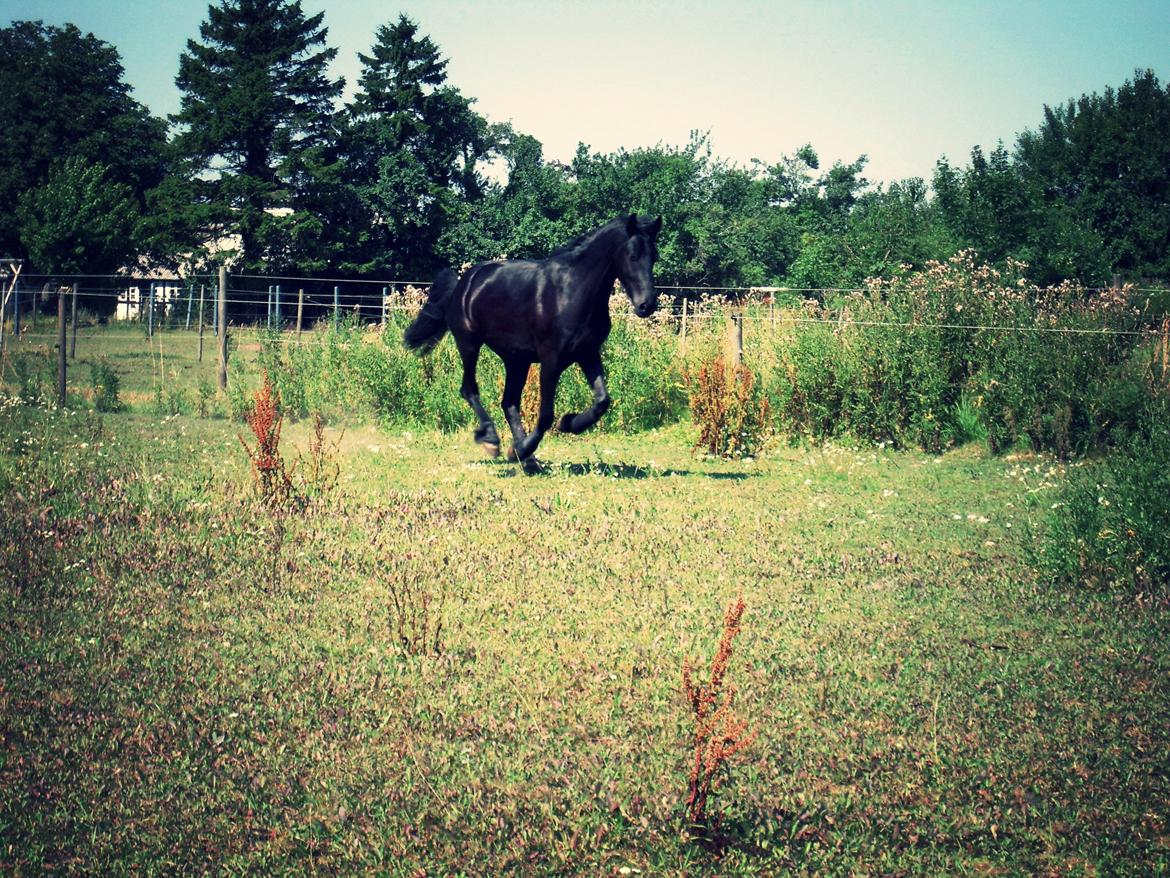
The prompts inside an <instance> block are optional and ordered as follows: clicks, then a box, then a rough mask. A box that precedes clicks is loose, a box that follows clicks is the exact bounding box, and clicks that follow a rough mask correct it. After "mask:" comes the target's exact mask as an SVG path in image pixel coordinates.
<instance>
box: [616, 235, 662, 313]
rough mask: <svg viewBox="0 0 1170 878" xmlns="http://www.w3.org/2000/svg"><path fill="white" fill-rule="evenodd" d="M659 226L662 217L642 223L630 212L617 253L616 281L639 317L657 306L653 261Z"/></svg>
mask: <svg viewBox="0 0 1170 878" xmlns="http://www.w3.org/2000/svg"><path fill="white" fill-rule="evenodd" d="M661 228H662V217H658V218H657V219H656V220H653V221H650V222H644V221H642V220H640V219H638V215H637V214H634V213H631V214H630V216H629V219H627V220H626V243H625V244H624V245H623V246H622V247H621V249H620V250H619V251H618V254H617V269H618V280H620V281H621V282H622V288H623V289H624V290H625V291H626V295H627V296H629V297H630V304H631V305H633V306H634V313H635V314H637V315H638V316H639V317H649V316H650V315H651V314H653V313H654V311H655V309H656V308H657V307H658V290H656V289H654V262H655V260H657V259H658V243H657V241H658V231H659V229H661Z"/></svg>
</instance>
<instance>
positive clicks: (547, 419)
mask: <svg viewBox="0 0 1170 878" xmlns="http://www.w3.org/2000/svg"><path fill="white" fill-rule="evenodd" d="M563 371H564V367H563V366H561V364H560V363H558V362H557V361H556V360H544V361H542V362H541V364H540V415H539V416H538V417H537V419H536V429H535V430H533V431H532V432H531V433H529V434H528V435H527V436H525V437H524V439H522V440H521V441H520V442H519V443H517V445H516V446H515V449H516V457H517V459H519V460H521V461H524V460H527V459H528V458H530V457H531V456H532V455H533V454H534V453H535V452H536V446H537V445H539V444H540V440H541V439H543V438H544V434H545V433H547V432H548V431H549V428H550V427H552V425H553V406H554V405H555V404H556V399H557V382H558V381H559V380H560V378H561V372H563Z"/></svg>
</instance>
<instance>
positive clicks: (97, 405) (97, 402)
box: [89, 360, 125, 412]
mask: <svg viewBox="0 0 1170 878" xmlns="http://www.w3.org/2000/svg"><path fill="white" fill-rule="evenodd" d="M89 375H90V383H91V384H92V386H93V407H94V409H96V410H97V411H99V412H119V411H121V410H122V409H123V408H125V404H124V403H123V402H122V399H121V397H120V396H119V393H120V391H121V388H122V382H121V379H120V378H118V373H117V372H115V371H114V369H113V367H112V366H111V365H110V364H109V363H107V362H106V361H105V360H98V361H97V362H95V363H90V366H89Z"/></svg>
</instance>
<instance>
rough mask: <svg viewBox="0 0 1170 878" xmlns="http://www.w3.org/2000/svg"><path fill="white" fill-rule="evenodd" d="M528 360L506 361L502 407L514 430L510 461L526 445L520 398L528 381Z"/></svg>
mask: <svg viewBox="0 0 1170 878" xmlns="http://www.w3.org/2000/svg"><path fill="white" fill-rule="evenodd" d="M528 366H529V363H528V361H527V360H517V359H506V360H504V396H503V398H502V399H501V400H500V405H502V406H503V407H504V420H506V421H507V422H508V426H509V427H510V428H511V430H512V448H511V450H510V451H509V452H508V459H509V460H516V459H517V452H518V450H519V448H520V446H521V445H523V444H524V438H525V432H524V422H523V421H521V420H520V397H521V395H522V394H523V393H524V383H525V382H526V381H527V380H528Z"/></svg>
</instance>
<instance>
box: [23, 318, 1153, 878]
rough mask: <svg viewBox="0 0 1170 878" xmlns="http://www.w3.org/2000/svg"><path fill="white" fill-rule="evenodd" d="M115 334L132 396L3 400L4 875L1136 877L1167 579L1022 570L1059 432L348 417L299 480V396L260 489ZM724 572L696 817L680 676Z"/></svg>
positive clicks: (217, 435)
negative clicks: (740, 440)
mask: <svg viewBox="0 0 1170 878" xmlns="http://www.w3.org/2000/svg"><path fill="white" fill-rule="evenodd" d="M173 340H174V337H173V336H165V337H164V339H163V344H164V345H167V344H168V342H170V341H173ZM137 342H138V351H139V352H141V351H142V348H143V339H142V337H141V335H138V336H137ZM22 344H28V342H22ZM156 345H157V341H156ZM177 347H178V346H177V345H176V348H177ZM209 349H210V345H209ZM83 350H84V348H83V347H82V345H81V344H80V343H79V351H78V352H79V358H80V357H82V356H83V354H82V351H83ZM245 350H246V349H245ZM156 351H157V348H156ZM127 353H128V356H129V355H132V354H133V353H134V352H133V351H132V350H130V349H129V348H128V349H127ZM163 354H164V360H163V365H162V369H163V373H164V374H166V370H167V369H168V368H170V369H173V370H174V372H173V374H174V375H188V374H190V375H191V377H190V378H184V379H182V380H183V381H186V382H188V383H187V384H186V385H184V386H188V387H190V386H194V385H195V383H196V382H197V381H198V374H200V373H188V372H186V371H184V367H183V362H184V361H176V362H173V363H171V364H170V365H168V362H167V359H166V357H167V348H165V347H164V352H163ZM106 355H107V356H110V358H111V361H114V358H113V355H110V354H106ZM140 359H141V360H142V361H143V362H152V363H153V365H151V366H150V367H149V368H147V369H140V370H135V369H133V368H130V367H129V366H126V365H125V361H121V365H119V371H120V373H121V374H122V376H123V378H124V381H123V391H124V393H123V396H124V398H126V399H127V400H128V401H130V402H131V403H132V404H133V406H134V409H135V410H132V411H129V412H125V413H120V414H106V415H97V414H96V413H93V412H78V413H66V412H61V411H56V410H53V409H46V408H42V407H36V406H30V405H24V404H19V403H17V402H15V401H13V400H11V399H9V400H8V401H7V402H4V403H2V404H0V491H2V493H0V531H3V533H2V534H0V545H2V546H3V550H2V552H0V588H2V590H3V591H2V595H3V604H2V609H0V642H2V649H0V871H3V872H4V873H6V874H17V875H23V874H40V873H42V872H46V871H54V872H63V873H73V874H217V875H218V874H264V875H269V874H296V875H303V874H339V873H340V874H387V875H404V876H408V875H421V874H426V875H496V874H526V875H550V874H557V875H576V874H589V875H683V874H687V875H707V874H719V875H775V874H818V875H820V874H828V875H943V874H945V875H1157V874H1167V873H1170V830H1168V828H1167V820H1168V819H1170V770H1168V769H1170V760H1168V758H1167V755H1166V754H1167V745H1168V744H1170V741H1168V738H1170V729H1168V726H1167V722H1166V717H1167V715H1170V673H1168V672H1170V647H1168V646H1167V643H1168V642H1170V640H1168V637H1167V635H1168V634H1170V631H1168V630H1167V629H1168V627H1170V626H1168V625H1167V615H1166V608H1165V607H1163V606H1158V605H1153V606H1151V605H1149V604H1148V603H1145V602H1142V601H1138V600H1134V599H1133V598H1132V597H1127V596H1124V595H1113V594H1100V593H1085V594H1073V595H1070V594H1067V593H1063V592H1060V591H1057V590H1055V589H1053V588H1052V587H1051V586H1050V585H1049V584H1048V583H1046V582H1043V581H1038V579H1037V577H1036V575H1035V574H1034V573H1033V572H1032V570H1031V568H1030V567H1029V565H1028V563H1027V561H1028V557H1029V549H1030V546H1032V545H1033V542H1034V540H1036V539H1037V538H1038V536H1039V535H1040V533H1041V530H1040V529H1041V528H1042V523H1043V519H1044V515H1045V512H1046V511H1047V510H1048V508H1049V507H1050V506H1051V504H1052V502H1053V497H1054V492H1055V491H1056V490H1057V489H1058V488H1059V486H1060V485H1061V484H1062V483H1063V481H1064V479H1065V478H1066V475H1067V471H1066V467H1065V465H1063V464H1059V463H1057V462H1055V461H1054V460H1052V459H1049V458H1047V457H1043V456H1034V455H1006V456H1000V457H992V456H990V455H988V454H987V453H986V452H985V451H982V450H979V449H977V448H976V447H975V446H968V447H965V448H961V449H958V450H955V451H951V452H949V453H947V454H945V455H941V456H926V455H921V454H917V453H904V452H894V451H890V450H888V449H857V448H852V447H848V446H845V445H830V446H824V447H819V446H818V447H785V446H777V447H774V448H773V449H772V450H770V451H769V452H767V453H766V454H763V455H761V456H760V457H759V458H757V459H754V460H748V461H739V462H725V461H717V460H708V459H704V458H701V457H696V456H694V455H692V454H691V453H690V450H689V449H690V447H691V445H692V443H693V442H694V439H695V435H694V432H693V431H692V429H691V428H689V427H673V428H669V429H664V430H660V431H655V432H648V433H643V434H639V435H633V436H619V435H610V434H606V435H596V434H595V435H586V436H583V437H566V436H559V435H554V436H552V437H550V438H549V439H548V440H546V444H545V445H542V447H541V457H542V459H543V460H544V461H545V469H544V472H542V473H541V474H538V475H534V476H525V475H524V474H523V473H521V472H520V470H519V468H518V467H517V466H516V465H514V464H508V463H506V462H503V461H502V460H501V461H488V460H485V459H483V458H482V457H481V456H480V455H479V451H478V449H477V448H476V447H475V445H474V443H473V442H472V440H471V437H470V434H469V433H467V432H466V431H461V432H459V433H458V434H440V433H436V432H431V431H420V430H414V431H410V432H408V431H405V430H387V429H384V428H378V427H375V426H351V427H349V428H348V429H346V430H345V431H344V433H342V432H341V431H340V430H338V429H336V428H330V429H329V430H328V431H327V438H328V440H329V442H330V448H331V449H332V450H330V451H329V452H328V454H327V457H328V458H329V459H330V461H331V462H332V464H334V465H335V466H336V470H332V469H331V467H330V466H326V467H325V475H324V476H322V477H319V478H318V479H316V480H313V479H311V478H309V470H310V466H309V452H308V448H309V444H310V441H311V438H312V437H311V431H310V429H309V427H308V426H307V425H306V424H304V423H300V424H291V425H286V428H285V433H284V440H283V445H284V450H285V455H286V457H288V458H289V459H290V460H293V459H296V458H298V457H300V458H301V463H300V465H299V466H298V468H297V469H296V471H295V472H294V480H295V481H298V482H299V483H303V482H305V481H306V480H307V481H309V482H311V483H312V484H311V485H310V487H314V488H315V490H313V491H311V492H310V493H312V494H313V502H311V503H310V504H309V505H308V506H307V507H306V508H304V509H302V510H299V511H295V512H293V513H290V514H288V515H274V514H273V513H272V511H271V510H269V509H268V508H266V507H264V506H263V505H262V504H260V503H259V502H258V501H257V499H256V497H255V492H254V490H253V484H252V478H251V473H250V471H249V465H248V458H247V456H246V454H245V452H244V449H243V448H242V447H241V445H240V441H239V438H238V434H239V433H240V432H241V431H245V430H246V428H245V427H244V426H243V425H242V424H239V423H235V422H229V421H227V420H224V419H219V418H210V419H204V418H197V417H194V416H192V415H180V416H177V417H171V416H163V415H160V414H158V413H156V412H153V411H151V406H152V399H153V398H154V397H155V396H156V395H157V394H155V392H154V391H153V390H152V385H151V380H152V378H151V376H152V375H153V374H154V371H155V370H157V369H158V368H159V367H158V360H157V353H156V354H155V359H154V360H153V361H150V360H147V359H146V358H145V357H142V358H140ZM208 362H210V357H208ZM205 365H206V363H205ZM208 368H210V367H208ZM76 374H80V375H81V376H83V377H84V376H85V375H86V373H85V372H84V371H82V370H80V369H79V370H77V372H76ZM241 374H247V373H246V372H241ZM11 380H12V379H11V377H10V378H9V381H10V386H11ZM172 380H179V379H174V378H173V379H172ZM83 390H84V387H83V386H81V385H80V384H79V385H75V392H76V393H77V394H79V395H84V394H83ZM330 472H334V473H335V474H336V479H335V483H334V480H333V479H331V478H330V477H329V473H330ZM306 490H308V489H306ZM738 595H742V596H743V599H744V602H745V603H746V605H747V611H746V614H745V616H744V620H743V631H742V633H741V634H740V635H739V637H738V638H737V639H736V641H735V651H734V654H733V656H732V660H731V667H730V672H729V682H731V683H733V684H734V685H735V686H736V688H737V690H738V695H737V700H736V712H737V714H738V715H739V716H740V717H742V718H743V719H744V720H745V721H746V722H747V724H748V727H749V729H750V730H751V731H752V732H754V733H755V738H754V740H753V742H752V743H751V744H750V746H749V747H748V748H747V749H745V750H744V751H742V752H741V753H739V754H737V755H736V756H735V757H734V759H733V760H732V762H731V765H730V767H729V770H728V771H727V772H726V773H724V774H723V775H721V776H720V778H719V781H718V786H717V788H716V793H715V796H714V799H713V801H712V806H713V808H714V809H715V810H717V811H720V812H722V815H723V816H722V822H721V825H720V827H719V831H718V832H716V833H712V834H711V836H712V837H709V838H706V839H704V838H700V837H698V836H697V833H696V832H694V831H693V830H692V829H691V828H689V827H688V826H687V824H686V820H685V818H684V811H685V808H684V803H685V797H686V793H687V776H688V771H689V767H690V758H691V755H690V735H691V734H692V730H693V724H692V722H691V718H690V716H689V714H688V709H689V705H688V704H687V703H686V701H685V699H684V697H683V695H682V691H681V672H682V667H683V662H684V660H685V659H686V658H687V657H690V658H691V659H693V660H694V661H696V662H697V663H699V664H700V665H701V666H705V665H706V664H707V663H708V662H710V660H711V657H712V655H713V654H714V652H715V647H716V644H717V643H718V640H719V636H720V633H721V622H722V618H723V612H724V610H725V608H726V607H727V605H728V603H729V602H730V601H732V600H733V599H734V598H735V597H736V596H738Z"/></svg>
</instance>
